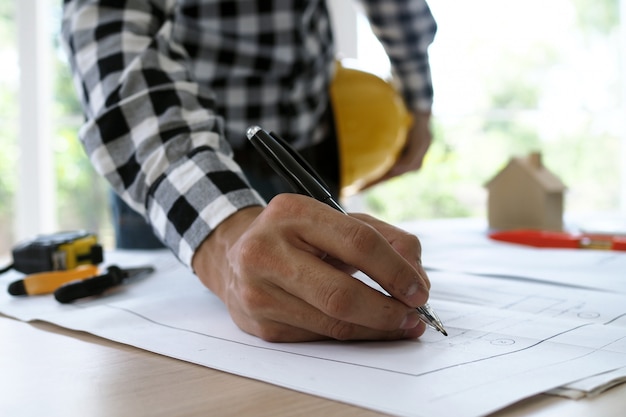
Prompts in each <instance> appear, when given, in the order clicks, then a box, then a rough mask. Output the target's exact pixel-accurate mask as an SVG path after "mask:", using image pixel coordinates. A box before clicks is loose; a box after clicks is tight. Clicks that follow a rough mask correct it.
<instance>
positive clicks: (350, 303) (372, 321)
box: [280, 252, 419, 331]
mask: <svg viewBox="0 0 626 417" xmlns="http://www.w3.org/2000/svg"><path fill="white" fill-rule="evenodd" d="M291 263H292V265H293V266H294V268H293V272H292V273H291V274H290V276H289V279H285V280H282V281H280V285H282V288H283V289H284V290H285V291H287V292H289V293H290V294H291V295H293V296H295V297H296V298H299V299H302V300H304V301H306V302H307V303H308V304H310V305H312V306H313V307H315V308H316V309H317V310H319V311H321V312H322V313H323V314H324V315H326V316H328V317H331V318H333V319H336V320H339V321H342V322H348V323H353V324H358V325H361V326H364V327H367V328H371V329H376V330H385V331H392V330H398V329H407V328H412V327H415V326H416V324H417V323H418V322H419V315H418V314H417V312H416V311H415V309H414V308H411V307H408V306H407V305H406V304H404V303H402V302H400V301H398V300H395V299H393V298H391V297H389V296H387V295H385V294H383V293H381V292H380V291H378V290H376V289H374V288H372V287H370V286H368V285H367V284H365V283H363V282H361V281H360V280H358V279H356V278H354V277H352V276H351V275H348V274H346V273H344V272H342V271H340V270H337V269H335V268H333V267H332V266H331V265H329V264H327V263H325V262H323V261H320V260H319V259H318V258H316V257H314V256H312V255H310V254H308V253H306V252H300V253H296V254H294V255H293V257H292V262H291Z"/></svg>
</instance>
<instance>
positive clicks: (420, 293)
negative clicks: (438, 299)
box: [406, 283, 428, 306]
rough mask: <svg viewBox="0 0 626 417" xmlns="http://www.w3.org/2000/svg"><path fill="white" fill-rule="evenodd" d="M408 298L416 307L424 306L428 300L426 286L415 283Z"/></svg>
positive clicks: (407, 294) (409, 291)
mask: <svg viewBox="0 0 626 417" xmlns="http://www.w3.org/2000/svg"><path fill="white" fill-rule="evenodd" d="M406 297H407V299H408V300H409V302H410V303H411V304H413V305H415V306H418V305H422V304H424V303H425V302H426V300H427V299H428V290H427V289H426V288H425V287H424V286H422V285H419V284H418V283H414V284H412V285H411V286H410V287H409V290H408V291H407V292H406Z"/></svg>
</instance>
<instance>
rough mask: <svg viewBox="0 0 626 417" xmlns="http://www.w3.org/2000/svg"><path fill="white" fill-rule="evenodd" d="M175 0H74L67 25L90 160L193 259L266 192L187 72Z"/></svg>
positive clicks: (181, 252) (166, 239)
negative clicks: (244, 168)
mask: <svg viewBox="0 0 626 417" xmlns="http://www.w3.org/2000/svg"><path fill="white" fill-rule="evenodd" d="M175 6H176V2H174V1H171V0H162V1H161V0H159V1H157V0H154V1H143V0H128V1H121V0H118V1H114V0H103V1H99V2H96V1H69V0H68V1H65V3H64V15H63V24H62V34H63V39H64V41H65V44H66V47H67V50H68V56H69V59H70V64H71V67H72V70H73V73H74V75H75V77H74V79H75V83H76V87H77V90H78V91H79V92H80V93H81V94H80V95H81V99H82V103H83V109H84V112H85V116H86V122H85V124H84V125H83V127H82V128H81V130H80V132H79V136H80V138H81V140H82V142H83V144H84V147H85V149H86V151H87V153H88V154H89V156H90V159H91V161H92V163H93V165H94V166H95V168H96V169H97V170H98V171H99V172H100V174H102V175H103V176H104V177H106V179H107V180H108V181H109V182H110V183H111V185H112V186H113V188H114V189H115V190H116V192H118V193H119V194H120V195H121V197H122V198H123V199H124V200H125V201H126V202H127V203H129V204H130V205H131V207H133V208H134V209H135V210H136V211H138V212H139V213H142V214H143V215H144V216H146V217H147V218H148V219H149V220H150V223H151V224H152V226H153V228H154V230H155V232H156V233H157V235H158V236H159V237H160V238H161V239H162V240H163V241H164V242H165V244H166V245H167V246H168V247H170V248H171V249H172V250H173V252H174V253H175V254H176V255H177V256H178V257H179V259H180V260H181V261H182V262H183V263H184V264H186V265H188V266H189V265H191V259H192V256H193V253H194V251H195V250H196V248H197V247H198V246H199V245H200V243H202V241H203V240H204V239H205V238H206V237H207V236H208V235H209V233H210V232H211V231H212V230H213V229H214V228H215V227H216V225H217V224H219V223H220V222H221V221H223V220H224V219H225V218H227V217H228V216H230V215H231V214H233V213H234V212H236V211H237V210H239V209H241V208H243V207H246V206H250V205H259V204H260V205H262V204H264V202H263V200H262V199H261V197H260V196H259V195H258V194H257V193H256V192H255V191H253V190H252V189H250V187H249V186H248V184H247V182H246V179H245V177H244V176H243V174H242V172H241V169H240V168H239V167H238V166H237V164H235V163H234V161H233V160H232V150H231V148H230V146H229V144H228V143H227V141H226V140H224V139H223V123H222V120H221V119H220V118H219V117H217V116H216V114H215V112H214V110H213V109H214V107H215V101H214V97H213V96H212V95H211V94H210V93H208V92H207V91H206V89H204V90H203V88H202V87H200V86H199V84H198V83H197V82H195V80H194V77H193V74H191V73H190V72H189V69H188V66H187V65H186V62H187V60H188V55H187V52H186V51H185V49H184V48H183V47H182V46H181V45H180V43H179V42H178V41H177V40H176V39H175V38H174V36H173V31H174V26H175V23H174V16H175V15H176V11H175Z"/></svg>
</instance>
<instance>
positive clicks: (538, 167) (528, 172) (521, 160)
mask: <svg viewBox="0 0 626 417" xmlns="http://www.w3.org/2000/svg"><path fill="white" fill-rule="evenodd" d="M505 179H506V181H511V179H514V180H520V181H526V182H527V181H529V180H532V181H534V182H536V183H537V184H538V185H539V186H540V187H542V188H543V189H544V190H545V191H546V192H549V193H552V192H562V191H564V190H565V189H566V186H565V184H564V183H563V182H562V181H561V180H560V179H559V177H557V176H556V175H554V174H553V173H552V172H551V171H550V170H548V169H547V168H546V167H545V166H544V165H543V163H542V161H541V154H540V153H539V152H533V153H531V154H530V155H528V156H527V157H514V158H511V160H510V161H509V163H508V164H507V165H506V166H505V167H504V168H503V169H502V170H501V171H500V172H499V173H498V174H497V175H496V176H495V177H493V178H492V179H491V180H490V181H489V182H488V183H487V184H485V186H486V187H487V188H488V189H492V188H493V187H494V186H496V185H497V184H498V183H499V182H500V181H501V180H502V181H504V180H505Z"/></svg>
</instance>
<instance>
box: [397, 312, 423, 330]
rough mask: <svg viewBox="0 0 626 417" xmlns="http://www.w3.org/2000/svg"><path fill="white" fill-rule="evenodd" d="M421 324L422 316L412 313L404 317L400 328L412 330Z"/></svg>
mask: <svg viewBox="0 0 626 417" xmlns="http://www.w3.org/2000/svg"><path fill="white" fill-rule="evenodd" d="M419 322H420V316H419V314H417V312H415V311H411V312H410V313H409V314H407V315H406V316H404V320H402V323H401V324H400V328H401V329H403V330H408V329H412V328H414V327H415V326H417V325H418V324H419Z"/></svg>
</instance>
